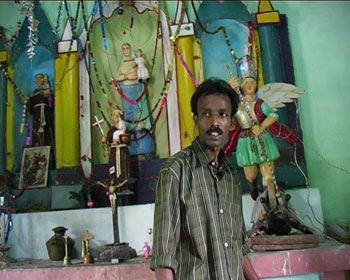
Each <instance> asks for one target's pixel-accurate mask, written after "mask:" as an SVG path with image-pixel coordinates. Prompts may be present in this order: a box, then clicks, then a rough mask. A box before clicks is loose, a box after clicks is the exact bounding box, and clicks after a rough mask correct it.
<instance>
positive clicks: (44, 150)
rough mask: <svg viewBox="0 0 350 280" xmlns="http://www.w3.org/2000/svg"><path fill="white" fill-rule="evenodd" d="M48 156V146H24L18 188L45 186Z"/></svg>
mask: <svg viewBox="0 0 350 280" xmlns="http://www.w3.org/2000/svg"><path fill="white" fill-rule="evenodd" d="M49 158H50V146H41V147H33V148H24V150H23V157H22V164H21V173H20V178H19V188H20V189H31V188H44V187H46V186H47V177H48V172H49Z"/></svg>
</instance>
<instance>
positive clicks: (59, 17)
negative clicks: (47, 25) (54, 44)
mask: <svg viewBox="0 0 350 280" xmlns="http://www.w3.org/2000/svg"><path fill="white" fill-rule="evenodd" d="M62 7H63V0H61V1H60V2H59V3H58V12H57V18H56V26H55V29H54V30H53V31H52V32H53V33H55V35H56V37H57V38H58V37H59V34H58V31H59V28H60V21H61V16H62Z"/></svg>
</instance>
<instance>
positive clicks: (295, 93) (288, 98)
mask: <svg viewBox="0 0 350 280" xmlns="http://www.w3.org/2000/svg"><path fill="white" fill-rule="evenodd" d="M304 94H306V92H305V91H304V90H302V89H300V88H298V87H296V86H294V85H291V84H286V83H270V84H266V85H264V86H262V87H261V88H260V89H259V90H258V93H257V95H258V98H260V99H262V100H263V101H264V102H265V103H266V104H267V105H269V107H270V108H271V109H272V110H273V111H277V109H278V108H282V107H285V106H286V104H285V103H290V102H292V101H293V98H299V97H300V96H302V95H304Z"/></svg>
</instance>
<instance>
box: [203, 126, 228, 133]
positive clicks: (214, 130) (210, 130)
mask: <svg viewBox="0 0 350 280" xmlns="http://www.w3.org/2000/svg"><path fill="white" fill-rule="evenodd" d="M212 133H218V134H219V135H222V134H223V133H224V132H223V131H222V130H221V129H220V128H218V127H216V128H211V129H208V130H207V131H206V134H208V135H211V134H212Z"/></svg>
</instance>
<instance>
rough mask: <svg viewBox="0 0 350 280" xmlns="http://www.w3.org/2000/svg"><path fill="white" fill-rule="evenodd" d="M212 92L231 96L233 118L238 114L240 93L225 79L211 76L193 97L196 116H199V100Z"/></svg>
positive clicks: (192, 103) (192, 108)
mask: <svg viewBox="0 0 350 280" xmlns="http://www.w3.org/2000/svg"><path fill="white" fill-rule="evenodd" d="M211 94H223V95H226V96H228V97H229V98H230V101H231V118H233V116H234V115H235V114H236V111H237V107H238V101H239V100H238V95H237V93H236V92H235V91H234V90H233V89H232V88H231V86H230V85H229V84H228V83H226V82H225V81H224V80H221V79H218V78H209V79H207V80H205V81H204V82H203V83H201V84H200V85H199V87H198V88H197V89H196V91H195V92H194V93H193V95H192V98H191V110H192V113H193V114H194V115H195V116H198V110H197V105H198V100H199V98H200V97H201V96H207V95H211Z"/></svg>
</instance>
